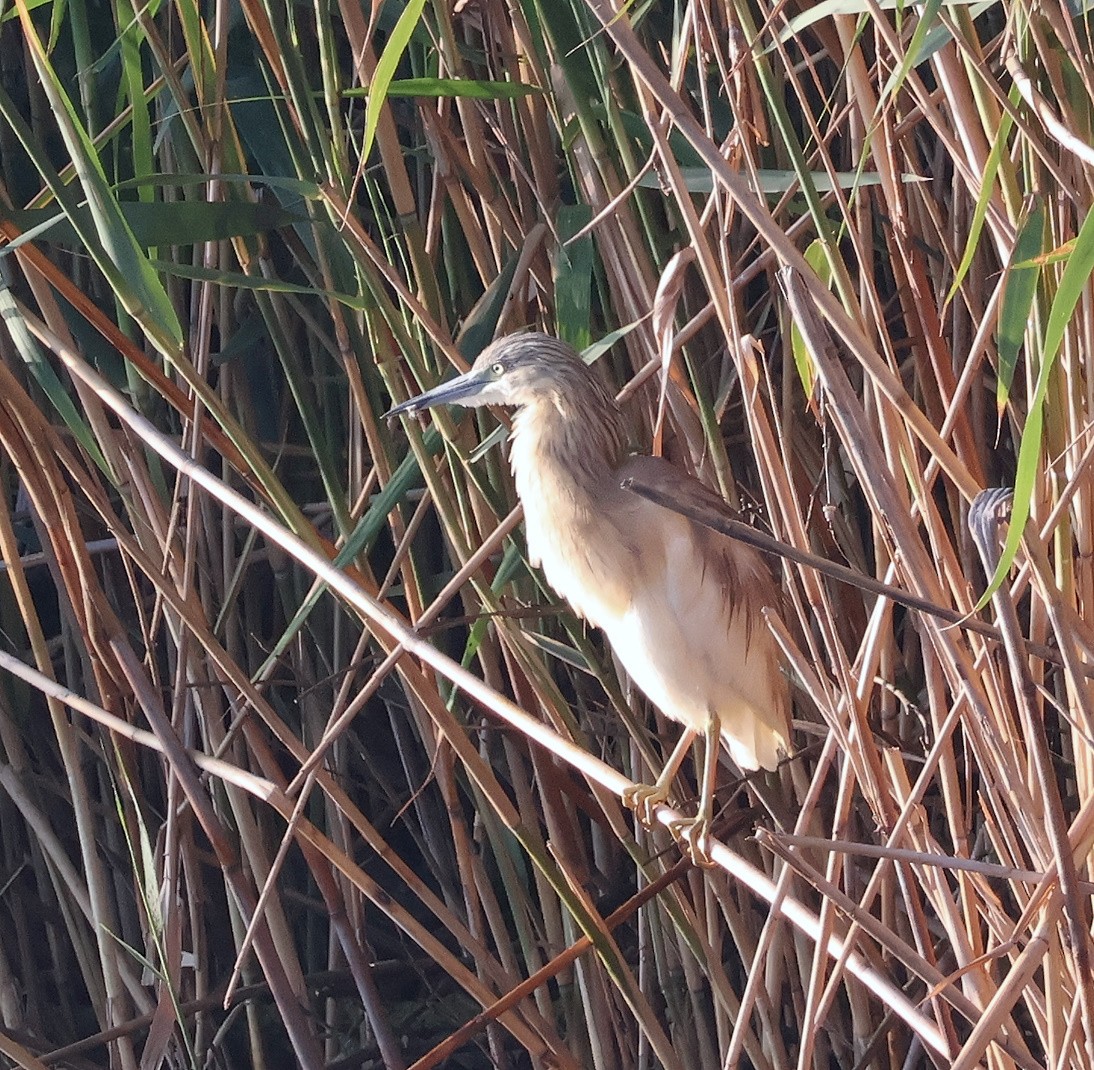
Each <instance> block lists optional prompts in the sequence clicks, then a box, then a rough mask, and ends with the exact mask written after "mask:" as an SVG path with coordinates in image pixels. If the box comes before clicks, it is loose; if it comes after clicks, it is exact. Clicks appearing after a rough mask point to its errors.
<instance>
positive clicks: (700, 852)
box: [623, 784, 714, 869]
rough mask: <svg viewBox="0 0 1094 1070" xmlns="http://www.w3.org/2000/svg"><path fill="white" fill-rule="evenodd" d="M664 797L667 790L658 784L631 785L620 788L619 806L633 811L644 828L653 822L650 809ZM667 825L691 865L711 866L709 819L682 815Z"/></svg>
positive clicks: (667, 795) (666, 797)
mask: <svg viewBox="0 0 1094 1070" xmlns="http://www.w3.org/2000/svg"><path fill="white" fill-rule="evenodd" d="M668 798H669V792H668V789H667V788H664V787H662V786H661V785H658V784H632V785H631V786H630V787H629V788H626V789H625V790H624V791H623V805H624V806H626V807H627V809H629V810H633V811H634V816H635V817H637V818H638V820H639V821H641V822H642V824H643V825H645V826H646V827H647V828H649V827H650V826H652V825H653V824H654V813H653V812H654V810H656V809H657V807H658V806H659V805H660V804H661V803H663V802H665V801H666V800H667V799H668ZM667 828H668V830H669V832H671V833H672V837H673V839H674V840H676V842H677V843H679V844H680V846H681V848H682V849H683V851H684V853H685V854H686V855H687V856H688V858H690V859H691V861H692V862H694V863H695V865H697V866H702V867H703V868H704V869H710V868H711V867H712V866H713V865H714V860H713V859H712V858H711V855H710V844H711V838H710V819H709V818H706V817H682V818H680V819H679V820H678V821H670V822H669V823H668V826H667Z"/></svg>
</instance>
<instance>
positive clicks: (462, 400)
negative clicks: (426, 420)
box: [387, 368, 488, 420]
mask: <svg viewBox="0 0 1094 1070" xmlns="http://www.w3.org/2000/svg"><path fill="white" fill-rule="evenodd" d="M487 385H488V384H487V383H486V382H484V381H483V374H482V372H481V371H479V370H476V369H474V368H472V369H471V370H470V371H467V372H464V374H463V375H457V376H456V378H455V379H450V380H449V381H448V382H447V383H441V385H440V386H435V387H434V388H433V389H432V390H427V391H426V392H425V393H424V394H419V395H418V396H417V397H416V398H411V399H410V400H409V401H404V402H403V403H402V404H401V405H396V406H395V408H393V409H392V410H391V411H390V412H389V413H388V414H387V418H388V419H389V420H390V419H391V418H392V417H393V416H400V415H402V414H403V413H406V412H421V410H422V409H431V408H433V407H434V406H435V405H462V404H466V403H468V402H470V403H471V404H474V401H473V399H474V398H475V397H476V395H478V394H479V392H480V391H481V390H482V389H483V388H484V387H485V386H487Z"/></svg>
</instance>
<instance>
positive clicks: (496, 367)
mask: <svg viewBox="0 0 1094 1070" xmlns="http://www.w3.org/2000/svg"><path fill="white" fill-rule="evenodd" d="M490 370H491V371H492V372H493V373H494V374H495V375H499V376H500V375H501V374H502V373H503V372H504V371H505V365H504V364H502V363H501V361H498V363H497V364H492V365H491V366H490Z"/></svg>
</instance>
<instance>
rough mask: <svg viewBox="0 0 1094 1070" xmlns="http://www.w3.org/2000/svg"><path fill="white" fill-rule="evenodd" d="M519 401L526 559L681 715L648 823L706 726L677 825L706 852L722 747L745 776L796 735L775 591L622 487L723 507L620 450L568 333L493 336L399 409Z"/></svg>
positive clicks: (608, 407) (611, 405)
mask: <svg viewBox="0 0 1094 1070" xmlns="http://www.w3.org/2000/svg"><path fill="white" fill-rule="evenodd" d="M438 405H461V406H482V405H496V406H504V407H508V408H512V409H515V414H514V416H513V424H512V436H511V440H510V464H511V467H512V471H513V480H514V483H515V486H516V490H517V495H518V497H519V498H520V502H521V504H522V506H523V508H524V525H525V533H526V540H527V547H528V556H529V559H530V561H531V563H532V565H533V566H534V567H542V570H543V575H544V576H545V578H546V580H547V582H548V584H549V585H550V586H551V587H552V588H553V589H554V590H555V592H557V593H558V594H559V595H560V596H561V597H562V598H564V599H565V600H566V601H567V602H569V604H570V606H571V607H572V608H573V610H574V611H575V612H576V613H577V614H578V616H580V617H582V618H584V619H585V620H586V621H588V622H589V623H590V624H592V625H594V626H595V627H598V628H600V629H601V630H602V631H603V632H604V634H605V635H606V637H607V639H608V642H609V643H610V645H611V647H612V650H613V651H614V652H615V654H616V656H617V658H618V659H619V662H620V663H621V664H622V666H623V668H624V669H625V670H626V671H627V673H628V674H629V675H630V677H631V679H632V680H633V681H634V682H635V684H637V686H638V687H639V689H640V690H641V691H643V692H644V693H645V694H646V696H647V697H648V698H649V699H650V700H651V701H652V702H653V703H654V705H655V706H657V707H658V708H659V709H660V710H661V711H662V713H664V714H665V715H666V716H668V717H669V718H671V719H672V720H674V721H677V722H679V723H680V724H682V725H683V726H684V732H683V734H682V736H681V738H680V741H679V742H678V744H677V745H676V747H675V748H674V750H673V751H672V753H671V755H670V757H669V758H668V760H667V761H666V762H665V764H664V768H663V770H662V772H661V774H660V775H659V776H658V777H657V779H656V780H655V782H654V783H652V784H635V785H633V786H632V787H631V788H630V789H628V791H627V792H626V793H625V794H624V800H623V801H624V803H625V804H626V805H627V806H629V807H630V808H631V809H633V810H634V811H635V813H636V815H637V816H638V818H639V820H641V821H643V822H644V823H645V824H647V825H649V824H651V823H652V822H653V820H654V810H655V808H656V806H657V805H658V804H659V803H662V802H665V801H666V800H668V799H669V798H670V797H671V788H672V783H673V781H674V779H675V777H676V774H677V773H678V771H679V769H680V766H681V765H682V763H683V761H684V759H685V758H686V756H687V754H688V751H689V749H690V747H691V745H692V742H693V741H694V740H695V739H696V738H697V737H701V739H702V742H703V755H702V786H701V789H700V796H699V806H698V811H697V813H696V815H695V816H694V817H689V818H683V819H681V820H678V821H674V822H672V823H671V825H670V828H671V831H672V832H673V834H674V835H675V836H676V837H677V838H678V839H679V840H680V841H681V843H682V846H683V847H684V849H685V850H686V851H687V852H688V853H689V854H690V855H691V856H692V857H693V858H694V859H696V860H697V861H705V860H706V861H708V860H709V854H708V849H709V842H710V841H709V837H710V827H711V823H712V820H713V817H714V786H715V779H716V772H717V765H718V757H719V753H720V746H721V745H724V746H725V748H726V750H727V751H728V752H729V756H730V758H731V759H732V761H733V762H734V763H735V764H736V765H737V766H738V768H739V769H740V770H741V771H742V772H751V771H753V770H757V769H767V770H771V769H774V768H775V767H776V766H777V765H778V762H779V760H780V758H781V756H782V755H784V754H785V753H787V752H788V750H789V746H790V713H789V711H790V696H789V682H788V680H787V677H786V676H785V674H784V673H783V671H782V667H781V658H780V654H779V650H778V646H777V644H776V642H775V639H774V637H773V635H772V634H771V631H770V630H769V629H768V628H767V626H766V625H765V623H764V620H763V611H764V609H765V607H770V608H772V609H774V608H775V607H776V606H777V603H778V589H777V587H776V586H775V583H774V581H773V579H772V576H771V573H770V572H769V570H768V568H767V565H766V563H765V561H764V560H763V558H762V557H761V556H760V554H759V552H758V551H756V550H755V549H753V548H752V547H750V546H746V545H745V544H744V543H741V542H736V541H734V540H732V539H730V538H728V537H726V536H725V535H721V534H718V533H717V532H714V531H711V530H710V529H708V528H705V527H702V526H700V525H698V524H696V523H695V522H693V521H691V520H688V519H687V518H685V517H682V516H680V515H679V514H678V513H675V512H672V511H670V510H668V509H665V508H662V507H661V506H658V505H655V504H653V503H652V502H650V501H648V500H647V499H645V498H643V497H640V496H639V495H637V494H636V493H634V492H633V491H630V490H627V489H625V487H624V486H623V484H624V483H625V482H626V481H627V480H628V479H629V478H634V479H635V480H636V481H637V482H641V483H645V484H646V485H651V484H652V485H654V486H655V487H661V488H664V489H667V490H669V491H671V492H672V493H674V494H680V493H685V494H689V495H691V496H693V497H695V496H698V497H699V498H702V499H705V500H707V501H710V500H713V501H714V502H716V503H718V505H719V506H720V507H721V508H723V509H724V508H725V504H724V503H723V502H722V500H721V499H720V498H718V497H717V495H715V494H714V492H713V491H710V490H708V489H707V488H706V487H705V486H704V485H703V484H702V483H700V482H699V481H698V480H697V479H695V478H694V477H692V476H690V475H688V474H686V473H685V472H682V471H681V470H679V469H678V468H676V467H675V466H673V465H672V464H671V463H669V462H668V461H666V460H664V459H662V458H659V457H650V456H628V454H627V447H626V442H627V436H626V431H625V426H626V425H625V422H624V417H623V413H622V411H621V410H620V408H619V405H618V404H617V403H616V400H615V398H614V397H613V396H612V394H611V393H610V392H609V391H608V390H607V389H606V387H605V386H604V384H603V383H602V382H601V380H600V378H599V376H598V375H597V374H596V372H595V371H594V370H593V369H592V368H590V367H589V366H588V365H587V364H586V363H585V362H584V361H583V360H582V359H581V357H580V356H579V355H578V354H577V352H576V351H575V350H574V349H573V348H572V347H571V346H570V345H568V344H567V343H566V342H564V341H562V340H560V339H558V338H554V337H551V336H550V335H546V334H540V333H535V332H527V333H520V334H511V335H508V336H505V337H502V338H499V339H497V340H496V341H494V342H492V343H491V344H490V345H488V346H487V347H486V348H485V349H484V350H483V351H482V353H481V354H480V356H479V357H478V359H477V360H476V361H475V362H474V364H473V365H472V366H471V368H470V370H468V371H467V372H466V373H465V374H463V375H460V376H458V377H456V378H455V379H452V380H451V381H449V382H446V383H443V384H441V385H440V386H437V387H435V388H434V389H432V390H429V391H426V392H425V393H423V394H420V395H418V396H417V397H413V398H411V399H410V400H408V401H405V402H403V403H402V404H401V405H397V406H395V408H393V409H392V410H391V411H390V413H389V414H388V416H389V417H394V416H397V415H400V414H403V413H416V412H419V411H421V410H423V409H427V408H432V407H434V406H438Z"/></svg>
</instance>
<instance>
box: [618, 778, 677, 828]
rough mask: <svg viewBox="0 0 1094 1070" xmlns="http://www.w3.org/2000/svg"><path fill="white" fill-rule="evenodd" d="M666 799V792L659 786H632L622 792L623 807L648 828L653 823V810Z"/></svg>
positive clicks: (667, 795) (667, 794)
mask: <svg viewBox="0 0 1094 1070" xmlns="http://www.w3.org/2000/svg"><path fill="white" fill-rule="evenodd" d="M668 797H669V793H668V790H667V789H666V788H665V787H663V786H662V785H660V784H632V785H631V786H630V787H629V788H625V789H624V790H623V805H624V806H625V807H627V809H628V810H633V811H634V816H635V817H637V818H638V820H639V821H641V822H642V824H643V825H645V826H646V827H647V828H649V826H651V825H652V824H653V822H654V817H653V812H654V810H655V809H657V807H658V806H660V805H661V803H663V802H664V801H665V800H666V799H668Z"/></svg>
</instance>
